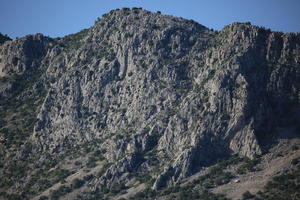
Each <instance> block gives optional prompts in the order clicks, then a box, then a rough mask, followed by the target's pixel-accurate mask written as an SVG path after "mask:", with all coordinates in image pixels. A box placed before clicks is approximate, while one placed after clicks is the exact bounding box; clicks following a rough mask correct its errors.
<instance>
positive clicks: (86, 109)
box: [0, 10, 300, 189]
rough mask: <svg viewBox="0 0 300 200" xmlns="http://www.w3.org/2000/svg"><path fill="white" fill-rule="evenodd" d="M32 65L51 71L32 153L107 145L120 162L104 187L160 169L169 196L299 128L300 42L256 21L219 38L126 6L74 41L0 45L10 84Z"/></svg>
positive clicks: (30, 39)
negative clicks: (219, 164)
mask: <svg viewBox="0 0 300 200" xmlns="http://www.w3.org/2000/svg"><path fill="white" fill-rule="evenodd" d="M36 62H38V63H39V65H37V64H36ZM34 67H37V68H38V67H41V68H42V69H44V71H43V73H42V75H41V77H42V79H41V84H42V85H43V87H45V88H46V90H47V94H46V96H45V98H44V100H43V103H42V105H41V106H40V108H39V111H38V114H37V121H36V123H35V125H34V131H33V134H32V135H31V137H30V142H31V143H32V144H33V146H34V151H35V152H36V153H50V154H53V155H55V154H57V153H60V152H63V151H65V150H66V149H72V148H76V147H77V146H79V145H82V144H85V143H86V142H91V141H96V140H97V141H100V143H101V148H102V149H105V150H106V151H105V153H104V154H103V156H104V157H105V158H106V159H107V160H108V161H109V162H110V163H112V165H111V167H110V168H108V169H107V171H106V173H104V175H103V176H102V177H100V178H99V179H98V180H97V181H96V182H95V185H96V186H97V187H99V188H100V187H102V186H109V187H110V186H112V185H113V184H115V183H119V182H122V181H124V180H126V179H128V177H127V176H126V175H125V174H126V173H130V172H132V171H135V170H137V171H138V170H143V171H144V173H149V174H151V173H152V172H153V170H154V169H156V168H162V169H164V170H162V171H160V172H159V173H156V174H155V173H154V175H153V174H152V176H153V178H154V179H155V183H154V186H153V187H154V188H155V189H159V188H161V187H165V186H168V185H172V184H174V183H177V182H178V181H180V180H181V179H183V178H185V177H188V176H191V175H192V174H194V173H195V172H197V171H199V170H201V168H202V167H205V166H209V165H210V164H212V163H214V162H215V161H216V160H218V159H220V158H222V157H224V156H226V155H229V154H231V153H236V154H239V155H241V156H247V157H249V158H254V157H255V156H256V155H260V154H261V153H262V149H261V141H260V138H264V137H268V136H271V135H272V132H273V129H274V127H276V126H278V125H280V124H281V125H282V124H286V123H290V121H289V120H287V119H292V118H293V120H298V121H299V114H297V116H298V117H295V116H290V115H289V113H287V112H286V111H287V110H288V109H292V108H293V106H299V101H300V99H299V94H300V93H299V87H300V85H299V83H300V35H299V34H293V33H290V34H283V33H278V32H272V31H270V30H266V29H264V28H260V27H257V26H252V25H250V24H247V23H234V24H231V25H229V26H226V27H225V28H224V29H222V30H221V31H220V32H216V31H212V30H210V29H208V28H206V27H204V26H202V25H199V24H197V23H196V22H193V21H191V20H185V19H181V18H175V17H172V16H166V15H161V14H158V13H151V12H148V11H144V10H116V11H112V12H110V13H109V14H106V15H105V16H103V18H101V19H99V20H97V21H96V23H95V25H94V26H93V27H91V28H90V29H88V30H85V31H83V32H81V33H78V34H77V35H73V37H71V36H70V37H69V38H68V37H66V38H63V39H49V38H47V37H44V36H42V35H40V34H37V35H31V36H26V37H25V38H21V39H16V40H13V41H8V42H5V43H4V44H3V45H1V46H0V76H1V77H11V76H13V75H21V74H24V73H25V72H26V71H28V70H34V69H33V68H34ZM7 87H9V86H5V85H4V84H1V85H0V93H3V92H2V91H5V90H6V89H7ZM3 88H4V89H3ZM5 88H6V89H5ZM137 153H138V154H139V155H143V159H140V158H137V157H136V154H137ZM154 158H155V159H156V160H157V162H156V163H158V164H156V165H151V162H150V160H151V159H154Z"/></svg>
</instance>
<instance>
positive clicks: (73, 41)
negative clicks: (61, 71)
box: [63, 29, 89, 49]
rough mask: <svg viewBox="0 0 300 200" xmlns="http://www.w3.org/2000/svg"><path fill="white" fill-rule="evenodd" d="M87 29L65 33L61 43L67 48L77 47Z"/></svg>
mask: <svg viewBox="0 0 300 200" xmlns="http://www.w3.org/2000/svg"><path fill="white" fill-rule="evenodd" d="M88 31H89V29H83V30H81V31H80V32H78V33H75V34H70V35H67V36H65V37H64V38H63V43H64V44H65V45H66V47H67V48H69V49H78V48H79V47H80V45H81V44H82V41H81V40H82V39H83V38H84V37H85V36H86V35H87V33H88Z"/></svg>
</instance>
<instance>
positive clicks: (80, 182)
mask: <svg viewBox="0 0 300 200" xmlns="http://www.w3.org/2000/svg"><path fill="white" fill-rule="evenodd" d="M84 183H85V181H84V180H81V179H78V178H76V179H74V180H73V181H72V184H71V187H72V189H78V188H81V187H82V186H83V185H84Z"/></svg>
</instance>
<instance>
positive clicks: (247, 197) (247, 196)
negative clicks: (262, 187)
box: [242, 191, 255, 200]
mask: <svg viewBox="0 0 300 200" xmlns="http://www.w3.org/2000/svg"><path fill="white" fill-rule="evenodd" d="M242 197H243V199H244V200H246V199H252V198H254V197H255V196H254V195H253V194H251V193H250V192H249V191H246V192H244V193H243V195H242Z"/></svg>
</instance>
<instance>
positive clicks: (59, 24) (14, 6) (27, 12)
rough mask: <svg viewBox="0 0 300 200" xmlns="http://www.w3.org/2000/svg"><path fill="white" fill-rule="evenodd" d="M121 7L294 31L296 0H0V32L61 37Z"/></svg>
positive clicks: (299, 15)
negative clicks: (248, 23) (249, 23)
mask: <svg viewBox="0 0 300 200" xmlns="http://www.w3.org/2000/svg"><path fill="white" fill-rule="evenodd" d="M122 7H143V8H144V9H147V10H150V11H158V10H159V11H161V12H162V14H169V15H175V16H178V17H183V18H187V19H193V20H195V21H197V22H199V23H200V24H202V25H204V26H207V27H209V28H213V29H217V30H220V29H222V28H223V27H224V26H225V25H227V24H230V23H232V22H245V21H250V22H251V23H252V24H255V25H259V26H264V27H267V28H271V29H272V30H274V31H283V32H300V0H85V1H84V0H0V32H1V33H4V34H8V35H9V36H10V37H22V36H24V35H27V34H32V33H43V34H44V35H47V36H51V37H61V36H64V35H67V34H70V33H75V32H78V31H80V30H81V29H83V28H88V27H90V26H92V25H93V24H94V21H95V20H96V19H97V17H99V16H101V15H102V14H104V13H107V12H109V11H110V10H112V9H116V8H122Z"/></svg>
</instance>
